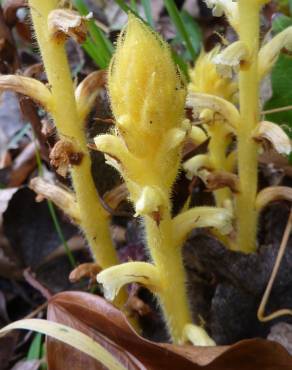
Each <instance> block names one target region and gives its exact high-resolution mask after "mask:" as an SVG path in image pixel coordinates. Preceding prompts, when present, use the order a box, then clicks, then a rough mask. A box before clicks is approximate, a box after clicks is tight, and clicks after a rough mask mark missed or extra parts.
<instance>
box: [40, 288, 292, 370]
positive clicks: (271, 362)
mask: <svg viewBox="0 0 292 370" xmlns="http://www.w3.org/2000/svg"><path fill="white" fill-rule="evenodd" d="M48 319H49V320H52V321H55V322H59V323H63V324H65V325H69V326H71V327H73V328H75V329H78V330H80V331H82V332H84V333H86V334H87V335H89V336H91V337H92V338H94V340H96V341H97V342H99V343H100V344H102V345H103V346H104V347H105V348H107V350H109V351H110V352H111V353H112V354H113V355H114V356H115V357H116V358H117V359H119V361H120V362H121V363H123V365H124V366H125V367H126V368H127V369H129V370H132V369H148V370H161V369H169V370H172V369H175V370H178V369H179V370H184V369H185V370H199V369H204V370H234V369H238V370H258V369H267V370H279V369H282V370H289V369H291V367H292V357H290V355H289V354H288V353H287V351H286V350H285V349H284V348H283V347H281V346H280V345H279V344H276V343H274V342H269V341H265V340H261V339H253V340H245V341H242V342H239V343H237V344H235V345H233V346H224V347H214V348H203V347H193V346H183V347H179V346H175V345H169V344H158V343H154V342H150V341H148V340H146V339H143V338H142V337H140V336H139V335H138V334H136V333H135V332H134V331H133V329H132V328H131V327H130V325H129V323H128V322H127V319H126V318H125V316H124V315H123V314H122V313H121V312H120V311H119V310H118V309H116V308H115V307H113V306H112V305H111V304H109V303H108V302H106V301H105V300H104V299H103V298H101V297H98V296H94V295H91V294H88V293H81V292H71V293H69V292H65V293H60V294H58V295H56V296H55V297H53V298H52V300H51V301H50V303H49V310H48ZM47 356H48V364H49V369H51V370H61V369H70V370H77V369H78V370H79V369H87V370H99V369H104V367H103V366H101V365H99V364H98V363H97V362H96V361H95V360H92V359H90V358H89V357H88V356H85V355H83V354H82V353H80V352H78V351H75V350H73V349H72V348H70V347H68V346H66V345H63V344H61V343H59V342H57V341H55V340H53V339H51V338H49V339H48V341H47Z"/></svg>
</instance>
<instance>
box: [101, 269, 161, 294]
mask: <svg viewBox="0 0 292 370" xmlns="http://www.w3.org/2000/svg"><path fill="white" fill-rule="evenodd" d="M96 280H97V282H98V283H100V284H102V286H103V290H104V296H105V298H106V299H108V300H109V301H113V300H114V299H115V297H116V296H117V294H118V293H119V291H120V289H121V288H122V287H123V286H125V285H126V284H130V283H139V284H142V285H144V286H145V287H147V288H149V289H150V290H151V291H152V292H154V293H156V292H158V291H160V290H161V282H160V276H159V271H158V269H157V268H156V267H155V266H154V265H152V264H151V263H147V262H127V263H123V264H121V265H117V266H113V267H109V268H107V269H106V270H103V271H102V272H100V273H99V274H98V275H97V277H96Z"/></svg>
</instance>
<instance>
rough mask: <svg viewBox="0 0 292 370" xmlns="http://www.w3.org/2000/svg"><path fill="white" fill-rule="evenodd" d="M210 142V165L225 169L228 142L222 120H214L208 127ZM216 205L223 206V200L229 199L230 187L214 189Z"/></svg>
mask: <svg viewBox="0 0 292 370" xmlns="http://www.w3.org/2000/svg"><path fill="white" fill-rule="evenodd" d="M209 132H210V143H209V158H210V162H211V166H212V167H213V168H214V169H216V170H219V171H228V170H227V158H226V151H227V146H228V144H229V142H230V140H229V139H228V132H227V130H226V128H225V127H224V124H223V122H215V123H214V124H213V125H211V126H210V127H209ZM214 196H215V201H216V206H217V207H224V204H225V201H226V200H227V199H231V191H230V189H228V188H227V187H226V188H223V189H218V190H216V191H214Z"/></svg>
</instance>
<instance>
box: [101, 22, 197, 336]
mask: <svg viewBox="0 0 292 370" xmlns="http://www.w3.org/2000/svg"><path fill="white" fill-rule="evenodd" d="M117 45H118V46H117V51H116V54H115V56H114V58H113V61H112V63H111V67H110V71H109V76H108V86H109V96H110V100H111V105H112V111H113V114H114V116H115V121H116V132H115V133H114V135H115V136H118V137H119V138H118V140H122V142H123V143H124V145H125V146H126V149H127V151H128V153H130V155H131V156H132V159H131V160H128V161H127V162H124V161H123V160H122V162H123V163H122V166H120V165H119V164H118V166H119V167H121V168H120V171H121V173H122V176H123V177H124V179H125V182H126V185H127V187H128V190H129V198H130V199H131V201H132V202H133V204H134V206H135V208H136V211H137V213H139V214H142V215H143V216H142V217H143V219H144V224H145V236H146V240H147V246H148V249H149V252H150V255H151V257H152V260H153V263H154V264H155V271H157V272H158V273H159V285H160V286H163V288H164V289H162V290H159V291H158V292H157V296H158V298H159V302H160V304H161V308H162V311H163V314H164V317H165V320H166V324H167V327H168V330H169V334H170V336H171V338H172V340H173V341H174V342H175V343H179V342H181V341H183V328H184V326H185V325H186V324H187V323H189V322H191V311H190V307H189V302H188V298H187V292H186V288H185V284H186V274H185V270H184V266H183V262H182V256H181V251H180V250H179V248H176V246H175V245H174V235H175V233H176V230H174V229H173V228H172V222H171V208H172V206H171V202H170V196H171V189H172V186H173V183H174V181H175V178H176V177H177V174H178V171H179V167H180V162H181V152H182V147H183V142H184V140H185V139H186V138H187V134H188V133H189V131H190V130H191V126H190V122H189V121H187V120H185V119H184V106H185V97H186V89H185V86H184V84H183V83H182V81H181V77H180V75H179V72H178V70H177V68H176V66H175V64H174V63H173V60H172V56H171V52H170V49H169V46H168V44H167V43H165V42H164V41H163V40H162V39H161V37H160V36H158V35H157V34H156V33H154V32H153V30H151V29H150V28H148V27H147V26H146V25H145V24H144V23H143V22H141V21H140V20H139V19H136V18H134V17H133V16H132V15H130V16H129V23H128V26H127V27H126V28H125V30H124V31H123V32H122V34H121V36H120V38H119V40H118V43H117ZM106 140H107V144H106V145H104V143H105V142H104V139H102V137H100V138H97V147H98V148H99V149H100V148H101V147H100V144H102V146H103V147H102V150H104V151H106V152H108V153H109V154H114V155H117V158H119V157H120V155H119V153H120V151H121V150H120V149H119V148H118V149H111V148H110V140H108V139H106ZM115 140H116V139H115V138H114V141H113V142H115ZM113 145H114V146H116V144H113ZM118 146H121V141H120V142H119V144H118V145H117V146H116V148H117V147H118ZM123 150H124V149H123ZM113 151H114V153H113ZM112 160H114V159H111V161H112ZM116 164H117V163H116ZM153 268H154V267H153ZM124 271H125V275H127V274H126V272H127V267H125V270H124ZM128 276H129V274H128ZM173 280H175V281H176V296H175V299H173V298H174V297H173V290H172V288H171V286H170V285H169V281H173Z"/></svg>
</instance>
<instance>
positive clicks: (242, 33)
mask: <svg viewBox="0 0 292 370" xmlns="http://www.w3.org/2000/svg"><path fill="white" fill-rule="evenodd" d="M238 6H239V38H240V41H242V42H244V43H245V45H246V46H247V48H248V51H249V58H248V59H247V61H245V64H246V66H244V68H241V70H240V73H239V94H240V125H239V127H238V135H237V140H238V172H239V182H240V192H239V193H238V195H237V199H236V211H235V213H236V217H235V218H236V220H237V248H238V250H240V251H242V252H246V253H250V252H254V251H255V250H256V233H257V212H256V209H255V200H256V196H257V183H258V160H257V153H258V145H257V144H256V142H255V141H254V139H253V137H252V135H253V131H254V129H255V128H256V126H257V124H258V123H259V75H258V52H259V27H260V23H259V19H260V16H259V13H260V5H257V4H256V2H255V1H254V0H239V2H238Z"/></svg>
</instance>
